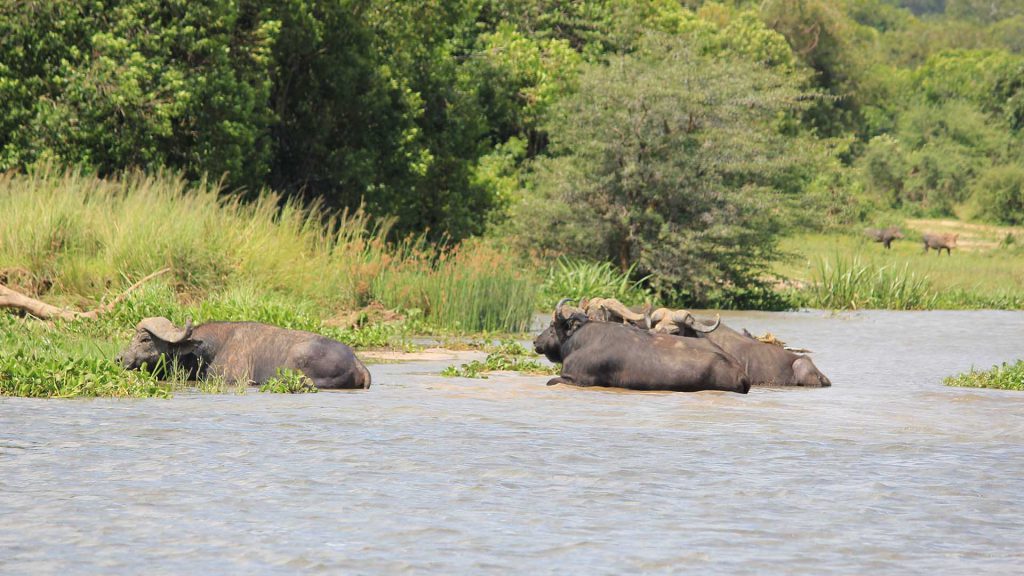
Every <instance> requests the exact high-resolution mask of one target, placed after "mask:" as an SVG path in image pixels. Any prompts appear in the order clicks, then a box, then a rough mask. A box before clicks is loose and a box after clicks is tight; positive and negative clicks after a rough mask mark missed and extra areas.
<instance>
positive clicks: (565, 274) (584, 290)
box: [540, 257, 651, 308]
mask: <svg viewBox="0 0 1024 576" xmlns="http://www.w3.org/2000/svg"><path fill="white" fill-rule="evenodd" d="M632 273H633V269H632V268H630V269H629V270H626V271H625V272H622V271H620V270H619V269H618V268H616V267H614V266H613V265H612V264H611V263H610V262H588V261H586V260H573V259H569V258H564V257H562V258H559V259H558V260H556V261H555V262H554V263H552V265H551V267H550V268H549V269H548V271H547V273H546V274H545V276H544V283H543V284H542V285H541V293H540V299H541V306H540V307H541V308H550V307H551V306H553V305H554V304H555V302H557V301H558V300H560V299H562V298H577V299H578V298H594V297H601V298H615V299H617V300H619V301H620V302H623V303H624V304H627V305H633V304H642V303H644V302H645V301H648V300H650V298H651V295H650V293H649V292H648V291H647V290H646V289H645V288H644V287H643V281H644V279H643V278H639V279H635V280H634V279H633V278H632Z"/></svg>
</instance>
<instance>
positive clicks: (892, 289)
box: [800, 255, 937, 310]
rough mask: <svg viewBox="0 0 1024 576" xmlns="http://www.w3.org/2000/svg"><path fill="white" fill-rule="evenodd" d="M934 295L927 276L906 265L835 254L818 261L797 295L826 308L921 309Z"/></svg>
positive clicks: (806, 301) (933, 301)
mask: <svg viewBox="0 0 1024 576" xmlns="http://www.w3.org/2000/svg"><path fill="white" fill-rule="evenodd" d="M936 298H937V294H936V293H935V291H934V290H933V289H932V287H931V283H930V282H929V280H928V279H927V278H925V277H922V276H919V275H917V274H916V273H914V272H910V271H909V268H908V266H906V265H903V266H899V265H882V266H877V267H876V266H872V265H870V264H865V263H862V262H861V261H860V259H859V258H858V257H852V258H847V257H843V256H838V255H837V256H835V257H833V258H832V259H822V260H820V261H819V263H818V267H817V269H816V270H815V272H814V275H813V276H812V279H811V284H810V287H809V288H808V289H807V290H806V291H804V292H803V293H802V294H801V295H800V300H801V301H802V304H804V305H805V306H808V307H812V308H826V309H830V310H857V309H864V308H880V309H889V310H924V309H929V308H932V307H934V304H935V301H936Z"/></svg>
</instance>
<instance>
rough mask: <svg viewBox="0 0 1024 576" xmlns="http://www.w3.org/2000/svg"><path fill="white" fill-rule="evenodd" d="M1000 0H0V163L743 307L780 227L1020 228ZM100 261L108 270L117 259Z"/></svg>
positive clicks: (1016, 28)
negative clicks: (349, 221) (914, 224)
mask: <svg viewBox="0 0 1024 576" xmlns="http://www.w3.org/2000/svg"><path fill="white" fill-rule="evenodd" d="M1022 127H1024V3H1022V2H1020V1H1019V0H899V1H897V0H763V1H758V2H750V1H725V2H701V1H695V0H682V1H681V0H506V1H496V0H422V1H417V2H403V1H395V0H322V1H316V0H273V1H272V0H90V1H82V0H38V1H33V0H3V3H2V11H0V170H12V169H13V170H18V171H31V170H33V169H34V167H37V166H48V167H49V166H53V165H57V166H64V165H68V166H74V167H77V168H79V169H82V170H85V171H87V172H94V173H96V174H98V175H100V176H110V175H115V174H119V173H122V172H123V171H125V170H126V169H129V168H132V169H136V168H137V169H142V170H145V171H148V172H155V171H157V170H161V169H165V168H170V169H172V170H174V171H176V172H179V173H181V174H183V175H184V176H185V177H186V178H188V179H191V180H195V181H198V180H200V179H201V178H202V177H203V176H204V175H208V176H209V177H211V178H213V179H217V178H221V177H222V178H223V186H224V190H226V191H231V192H233V191H238V190H241V191H243V193H245V194H247V195H249V196H250V197H251V198H258V197H259V191H260V190H261V189H263V188H269V189H272V190H274V191H276V192H277V193H279V194H281V195H282V196H283V197H285V198H287V197H297V198H299V199H301V200H302V201H312V200H317V201H320V202H322V203H323V204H324V205H326V206H328V207H332V208H355V207H358V206H360V205H363V206H365V209H366V211H367V212H368V213H369V214H371V215H373V216H375V217H378V218H383V217H389V218H390V220H388V221H389V222H393V226H391V227H390V228H388V229H389V230H390V234H391V235H392V237H394V238H404V237H406V236H407V235H409V234H423V235H425V236H424V237H425V238H427V239H428V240H431V241H439V240H448V241H459V240H462V239H465V238H468V237H471V236H479V235H490V236H495V237H499V238H502V239H503V240H504V241H505V243H506V244H508V245H509V246H513V247H516V248H518V252H519V253H522V254H528V253H529V254H533V255H538V256H541V257H544V256H547V255H554V254H559V255H563V254H564V255H569V256H573V257H579V258H587V259H591V260H596V261H603V262H611V263H613V264H614V265H615V266H616V267H617V268H619V269H620V270H628V271H630V273H631V274H633V275H634V277H635V278H646V279H647V280H646V284H647V286H648V287H649V288H650V289H651V290H654V291H656V292H657V293H659V294H660V295H661V296H662V297H663V298H665V299H673V300H679V301H685V302H687V303H689V304H700V303H708V302H716V303H720V304H729V303H732V304H735V305H743V304H744V303H745V302H750V301H752V299H758V298H763V297H764V293H765V291H766V287H765V285H764V278H765V271H766V270H767V266H768V265H769V263H770V262H771V261H772V260H773V259H775V258H777V257H778V256H779V250H778V243H777V239H778V238H779V237H780V235H782V234H785V233H786V232H787V231H789V230H794V229H800V230H807V229H825V228H830V227H842V226H848V225H854V224H855V225H857V226H860V225H861V223H863V222H876V221H882V220H885V219H886V218H887V217H888V216H886V214H891V213H892V212H893V211H897V213H899V214H903V215H921V216H951V215H957V216H961V217H968V218H978V219H984V220H989V221H994V222H1000V223H1007V224H1020V223H1024V161H1022V157H1024V153H1022V152H1021V150H1022V149H1024V148H1022V146H1021V144H1022V142H1021V129H1022ZM116 264H117V263H114V264H112V265H113V266H115V268H116Z"/></svg>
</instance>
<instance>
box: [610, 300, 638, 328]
mask: <svg viewBox="0 0 1024 576" xmlns="http://www.w3.org/2000/svg"><path fill="white" fill-rule="evenodd" d="M602 305H603V306H604V308H606V309H607V310H610V311H612V312H614V313H616V314H618V315H619V317H620V318H623V319H625V320H629V321H630V322H639V321H641V320H643V319H644V315H643V314H638V313H636V312H633V311H632V310H630V309H629V308H626V305H625V304H623V303H622V302H619V301H618V300H616V299H615V298H608V299H607V300H605V301H604V303H603V304H602Z"/></svg>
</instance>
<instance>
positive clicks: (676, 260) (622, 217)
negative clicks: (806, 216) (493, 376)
mask: <svg viewBox="0 0 1024 576" xmlns="http://www.w3.org/2000/svg"><path fill="white" fill-rule="evenodd" d="M802 82H803V79H802V78H801V77H799V76H796V75H793V74H781V73H778V72H773V71H772V70H771V69H768V68H765V67H764V66H763V65H759V64H752V63H749V62H744V61H742V60H736V59H723V58H711V57H709V56H706V55H702V54H700V53H697V52H695V51H694V50H692V49H691V48H690V47H689V46H688V45H687V44H686V42H684V41H682V40H681V39H679V38H677V37H672V36H666V35H652V36H650V37H648V38H647V39H646V40H645V41H644V43H643V48H642V49H641V50H640V51H639V52H637V53H636V54H632V55H624V56H619V57H614V58H611V59H610V60H609V62H608V63H607V64H591V65H588V66H587V67H586V68H585V71H584V72H583V74H582V76H581V79H580V86H579V90H578V91H577V92H576V93H575V94H574V95H573V96H571V97H570V98H568V99H566V100H564V101H563V102H562V103H560V104H559V105H558V106H557V108H556V110H555V112H554V113H553V114H552V116H551V120H550V122H549V132H550V133H551V135H552V146H553V150H554V157H552V158H550V159H543V160H541V161H539V162H538V163H537V166H536V179H535V185H536V188H537V192H538V196H537V197H536V199H535V200H534V201H533V202H532V203H530V202H527V203H524V204H523V205H522V206H521V207H520V210H521V211H520V213H519V219H520V220H521V221H522V222H526V223H529V224H528V225H527V226H525V227H523V228H522V229H521V231H520V233H521V234H522V236H523V237H524V238H525V239H526V240H527V241H528V242H529V244H530V245H531V246H532V247H534V248H538V249H552V250H557V251H561V252H565V253H569V254H572V255H577V256H586V257H591V258H596V259H601V260H611V261H613V262H615V263H616V264H617V265H618V266H619V267H620V268H621V269H623V270H626V269H629V268H630V267H631V266H635V268H634V270H635V271H636V272H637V273H639V274H641V275H647V274H651V275H652V277H651V278H652V279H651V282H652V285H653V287H654V288H655V289H657V290H658V291H660V292H661V293H662V294H663V295H664V296H667V297H670V298H677V299H681V300H684V301H686V302H687V303H690V304H697V303H704V302H707V301H708V300H709V299H711V298H722V297H728V296H730V295H731V296H736V295H737V294H741V293H743V292H744V291H747V290H750V289H752V288H756V286H757V285H758V282H759V275H760V274H761V272H763V270H764V268H765V265H766V264H767V263H768V262H769V261H770V260H771V259H772V258H775V257H776V256H777V255H778V252H777V248H776V243H775V235H776V233H777V232H778V231H779V227H780V225H781V223H782V221H783V220H784V218H785V214H784V209H783V207H782V206H783V204H782V203H780V202H778V200H779V198H778V195H779V194H780V190H781V189H782V188H784V187H785V182H787V181H788V179H790V178H792V174H793V172H794V171H795V170H798V169H799V168H800V167H801V166H804V165H806V164H808V163H811V162H813V161H814V158H813V153H814V152H813V151H814V150H815V145H814V143H813V141H810V140H806V139H802V138H799V137H794V135H792V134H790V135H788V136H784V135H783V130H782V129H781V128H782V127H783V126H786V123H785V122H780V119H782V118H785V117H787V116H792V115H793V114H795V113H797V112H798V111H799V110H801V109H802V108H804V107H805V106H806V105H807V101H808V93H807V92H806V91H804V90H803V89H802V88H801V86H802Z"/></svg>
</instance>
